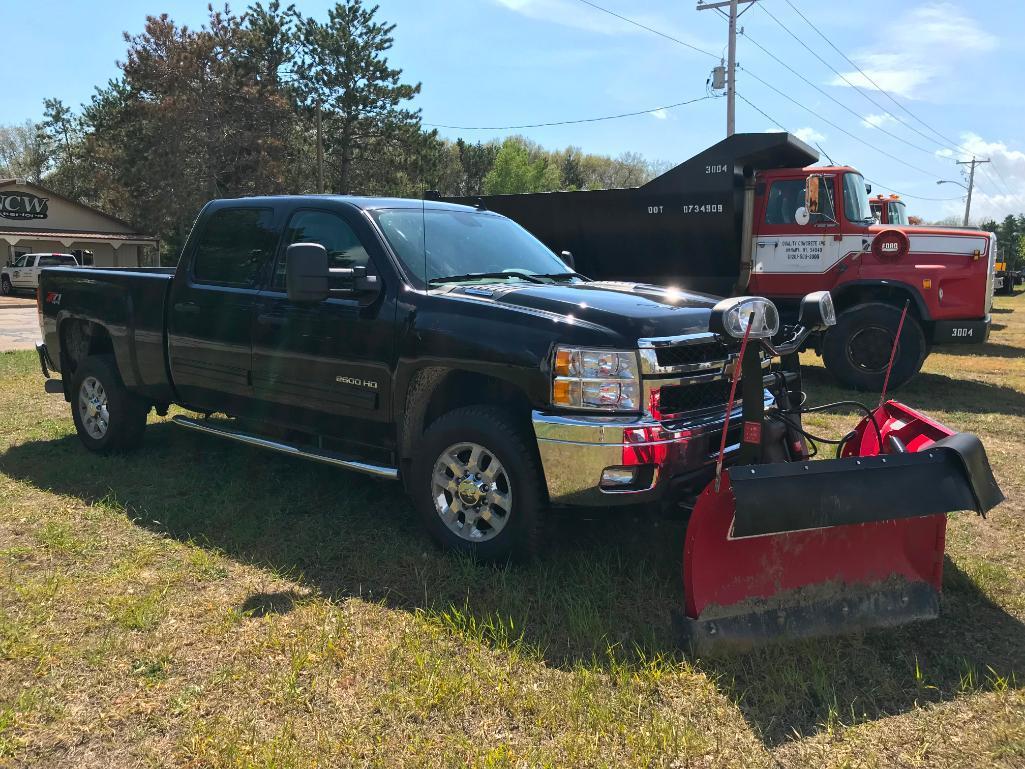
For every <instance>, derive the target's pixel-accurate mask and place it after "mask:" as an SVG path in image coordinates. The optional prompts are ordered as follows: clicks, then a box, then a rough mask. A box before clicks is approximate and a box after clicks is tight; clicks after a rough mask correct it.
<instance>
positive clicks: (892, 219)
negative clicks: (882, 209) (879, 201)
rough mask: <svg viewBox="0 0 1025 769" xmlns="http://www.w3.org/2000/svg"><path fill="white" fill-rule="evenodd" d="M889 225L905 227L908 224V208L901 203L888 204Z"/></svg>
mask: <svg viewBox="0 0 1025 769" xmlns="http://www.w3.org/2000/svg"><path fill="white" fill-rule="evenodd" d="M887 218H888V219H889V223H890V224H903V225H907V224H909V222H908V207H907V206H906V205H904V204H903V203H901V202H896V203H890V210H889V211H888V216H887Z"/></svg>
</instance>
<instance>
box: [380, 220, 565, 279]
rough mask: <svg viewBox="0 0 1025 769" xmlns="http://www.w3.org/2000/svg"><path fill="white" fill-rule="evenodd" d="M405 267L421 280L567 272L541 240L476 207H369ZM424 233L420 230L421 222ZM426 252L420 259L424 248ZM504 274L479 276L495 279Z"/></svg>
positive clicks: (512, 223)
mask: <svg viewBox="0 0 1025 769" xmlns="http://www.w3.org/2000/svg"><path fill="white" fill-rule="evenodd" d="M370 213H371V215H372V216H373V217H374V219H375V220H376V221H377V223H378V225H379V226H380V227H381V231H382V232H383V233H384V237H385V238H386V239H387V241H388V243H389V245H391V247H392V249H393V250H394V251H395V253H396V254H397V255H398V257H399V259H400V260H401V261H402V264H403V265H404V266H405V268H406V270H407V272H408V273H409V274H410V275H411V276H412V277H413V278H414V280H415V281H416V282H418V283H420V284H421V285H425V284H427V282H428V281H430V280H437V279H439V278H448V277H452V276H463V277H462V278H461V279H462V280H467V281H468V280H473V278H470V277H466V276H469V275H471V274H473V273H504V272H508V273H510V274H509V276H508V278H509V279H512V280H523V278H522V276H520V275H517V274H516V273H525V274H528V275H565V274H566V273H567V272H569V268H568V267H567V266H566V265H565V263H563V261H562V260H561V259H559V257H557V256H556V255H555V254H553V253H552V252H551V251H550V250H549V249H548V248H547V247H546V246H545V245H544V244H543V243H541V241H539V240H538V239H537V238H535V237H534V236H533V235H531V234H530V233H529V232H527V231H526V230H525V229H523V228H522V227H520V225H518V224H516V223H515V222H513V221H512V220H511V219H506V218H505V217H504V216H498V215H496V214H490V213H486V212H477V211H457V210H439V209H433V210H432V209H427V210H426V211H425V210H422V209H419V208H393V209H380V210H377V211H371V212H370ZM425 224H426V227H427V233H426V237H425V235H424V225H425ZM425 245H426V250H427V255H426V259H425V258H424V247H425ZM502 279H503V277H495V276H491V275H489V276H488V277H484V276H481V278H479V280H482V281H484V280H487V281H495V280H502Z"/></svg>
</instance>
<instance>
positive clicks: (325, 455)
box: [171, 416, 399, 481]
mask: <svg viewBox="0 0 1025 769" xmlns="http://www.w3.org/2000/svg"><path fill="white" fill-rule="evenodd" d="M171 421H172V422H174V423H175V424H176V425H180V426H181V427H187V428H188V429H190V430H197V431H198V432H201V433H207V434H209V435H216V436H218V437H220V438H228V439H229V440H233V441H238V442H239V443H244V444H246V445H247V446H255V447H256V448H260V449H270V450H271V451H277V452H278V453H279V454H287V455H289V456H292V457H300V458H301V459H310V460H312V461H314V462H321V463H323V464H325V465H333V466H335V467H341V468H344V469H346V470H354V471H355V472H357V473H364V474H366V475H372V476H374V477H375V478H385V479H387V480H389V481H395V480H398V477H399V471H398V470H397V469H396V468H394V467H382V466H380V465H371V464H367V463H366V462H356V461H354V460H351V459H344V458H343V457H341V456H339V455H338V454H333V453H331V452H330V451H322V450H320V449H301V448H299V447H298V446H292V445H291V444H288V443H279V442H278V441H272V440H269V439H268V438H261V437H260V436H258V435H250V434H249V433H242V432H238V431H236V430H229V429H227V428H225V427H219V426H216V425H212V424H210V423H209V422H205V421H203V420H200V419H191V418H189V417H183V416H176V417H172V419H171Z"/></svg>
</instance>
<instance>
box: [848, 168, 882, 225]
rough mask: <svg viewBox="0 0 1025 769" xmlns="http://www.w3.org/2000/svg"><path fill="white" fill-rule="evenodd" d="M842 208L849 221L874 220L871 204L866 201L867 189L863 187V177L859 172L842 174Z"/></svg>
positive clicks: (865, 221) (866, 221)
mask: <svg viewBox="0 0 1025 769" xmlns="http://www.w3.org/2000/svg"><path fill="white" fill-rule="evenodd" d="M843 210H844V214H845V215H846V216H847V220H848V221H850V222H862V223H868V222H873V221H875V217H874V216H873V215H872V206H870V205H869V202H868V191H867V190H866V189H865V177H863V176H862V175H861V174H852V173H846V174H844V175H843Z"/></svg>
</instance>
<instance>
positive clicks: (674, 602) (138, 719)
mask: <svg viewBox="0 0 1025 769" xmlns="http://www.w3.org/2000/svg"><path fill="white" fill-rule="evenodd" d="M997 310H998V312H997V314H996V315H995V317H996V318H997V319H998V320H999V322H1000V324H1001V325H1002V327H1001V328H999V329H998V330H996V331H994V334H993V338H992V340H991V343H990V344H989V345H986V346H982V347H964V348H961V349H953V350H950V351H949V352H944V353H942V354H936V355H933V356H932V357H931V358H930V359H929V360H928V361H927V364H926V369H925V372H924V373H923V374H922V375H921V376H920V377H919V378H918V379H916V380H915V381H914V382H912V383H911V384H910V385H909V386H908V387H907V388H906V389H905V390H904V391H903V392H902V393H901V394H900V395H901V397H902V398H903V399H905V400H907V401H908V402H909V403H911V404H914V405H916V406H920V407H922V408H924V409H926V410H928V411H929V412H931V413H932V414H934V415H935V416H937V417H938V418H939V419H941V420H943V421H945V422H947V423H949V424H951V425H953V426H955V427H957V428H959V429H965V430H972V431H975V432H977V433H979V434H980V435H981V436H982V437H983V439H984V441H985V442H986V445H987V448H988V450H989V454H990V457H991V460H992V462H993V465H994V469H995V472H996V474H997V477H998V479H999V481H1000V483H1001V485H1002V487H1003V488H1004V490H1005V492H1006V493H1007V496H1008V502H1007V503H1005V504H1004V505H1002V506H1001V507H999V508H997V509H996V510H994V511H993V512H992V514H991V515H990V517H989V520H986V521H982V520H979V519H977V518H975V517H971V516H967V515H959V516H954V517H953V518H952V520H951V525H950V527H949V529H948V547H947V553H948V562H947V564H946V578H945V598H944V606H943V613H942V616H941V618H940V619H939V620H937V621H936V622H933V623H929V624H927V625H922V626H919V627H909V628H902V629H898V630H894V631H885V632H873V633H868V634H864V635H861V636H855V637H850V638H841V639H826V640H822V641H816V642H806V643H800V644H794V645H791V646H787V647H771V648H766V649H761V650H759V651H756V652H754V653H752V654H748V655H744V656H722V657H709V658H691V657H688V656H687V655H685V654H683V653H682V652H680V651H679V650H678V649H676V648H675V646H674V644H673V637H672V632H671V626H670V622H669V608H670V607H673V606H678V605H679V603H680V601H681V594H680V589H679V582H678V581H679V558H680V553H681V551H682V541H683V540H682V537H683V530H682V527H681V526H680V525H679V524H676V523H672V522H664V521H652V520H648V519H645V518H632V517H627V516H624V515H612V516H610V515H595V516H583V517H578V518H575V519H572V520H570V521H563V522H562V523H561V524H560V526H559V527H558V529H557V536H558V538H559V544H558V545H557V546H556V547H555V548H554V552H553V553H552V554H551V555H550V556H549V557H548V558H547V559H545V560H544V561H542V562H541V563H538V564H535V565H533V566H530V567H519V568H491V567H483V566H480V565H477V564H474V563H472V562H470V561H467V560H466V559H462V558H457V557H454V556H449V555H444V554H440V553H438V552H437V551H435V550H434V549H433V548H432V547H431V546H430V545H429V543H428V542H427V541H426V539H425V538H424V537H423V536H422V535H421V533H420V531H419V529H418V527H417V524H416V520H415V516H414V515H413V513H412V511H411V509H410V506H409V504H408V502H407V501H406V499H405V498H404V497H403V496H402V495H401V494H400V493H399V491H398V490H397V489H396V488H395V487H393V486H390V485H387V484H384V483H381V482H377V481H373V480H369V479H365V478H361V477H355V476H349V475H345V474H343V473H339V472H335V471H332V470H329V469H327V468H322V467H314V466H309V465H304V464H301V463H298V462H293V461H289V460H287V459H283V458H280V457H275V456H270V455H266V454H261V453H258V452H256V451H253V450H249V449H245V448H241V447H237V446H232V445H228V444H224V443H219V442H217V441H214V440H212V439H209V438H206V437H203V436H196V435H192V434H189V433H185V432H184V431H180V430H177V429H176V428H174V427H173V426H171V425H170V424H168V423H167V422H166V421H163V420H156V419H154V420H153V421H152V422H151V424H150V427H149V430H148V435H147V443H146V446H145V448H144V449H143V450H142V451H141V452H139V453H137V454H134V455H131V456H126V457H115V458H106V459H105V458H99V457H94V456H91V455H89V454H87V453H86V452H85V451H84V450H83V449H82V448H81V447H80V446H79V445H78V443H77V439H75V438H74V436H73V430H72V426H71V420H70V416H69V414H68V410H67V406H66V404H64V403H63V401H62V400H61V399H60V398H59V397H55V396H46V395H44V394H43V393H42V388H41V383H40V382H39V376H38V372H37V370H36V363H35V361H34V355H33V354H32V353H16V354H3V355H0V382H2V384H3V387H2V388H0V409H2V413H3V414H4V415H5V416H6V417H7V418H6V419H5V420H3V423H2V424H0V444H2V446H0V451H2V452H3V453H2V455H0V570H2V572H3V575H2V579H0V766H7V765H9V766H18V767H22V766H25V767H27V766H33V767H35V766H76V767H77V766H82V767H89V766H102V767H104V769H119V768H120V767H136V766H193V767H300V766H348V765H360V766H388V767H393V766H438V767H440V766H457V765H458V766H462V765H471V766H482V767H513V766H552V767H556V766H559V767H561V766H615V767H625V766H644V767H648V766H667V767H668V766H693V767H715V766H740V765H743V766H766V767H768V766H781V765H783V766H795V767H805V766H810V765H814V766H822V767H873V766H879V767H890V766H906V767H919V766H922V767H926V766H927V767H944V766H950V767H953V766H980V767H982V766H1006V767H1016V766H1022V765H1025V696H1023V692H1022V690H1021V689H1020V688H1019V687H1020V686H1021V677H1022V675H1025V672H1023V670H1022V668H1023V667H1025V625H1023V624H1022V623H1023V619H1025V599H1023V596H1025V589H1023V588H1025V555H1023V553H1025V547H1023V545H1025V523H1023V519H1022V513H1023V512H1025V507H1023V503H1022V500H1023V499H1025V497H1023V495H1022V492H1023V485H1025V479H1023V473H1022V467H1021V462H1020V460H1019V459H1018V456H1019V453H1020V451H1021V447H1020V441H1021V437H1022V435H1025V365H1023V364H1025V300H1023V299H1022V298H1021V297H1013V298H1000V299H998V300H997ZM806 362H807V363H808V376H807V388H806V389H808V391H809V393H810V397H811V401H812V402H813V403H816V402H817V403H822V402H827V401H830V400H837V399H840V398H842V397H849V396H850V395H851V393H848V392H845V391H843V390H840V389H838V388H836V387H835V386H834V385H833V383H832V381H831V380H830V379H829V378H828V377H827V376H826V375H825V374H824V372H822V371H821V368H820V367H819V365H818V362H817V361H816V360H815V359H814V358H813V357H808V359H807V361H806ZM856 418H857V417H856V415H855V414H854V413H853V412H851V413H846V414H830V415H826V414H817V415H815V416H814V417H813V418H812V419H811V420H809V424H811V425H814V427H815V429H816V430H818V431H822V432H825V433H830V434H839V433H842V432H843V431H844V429H845V428H846V427H847V426H848V425H849V424H850V423H851V421H852V420H854V419H856Z"/></svg>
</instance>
